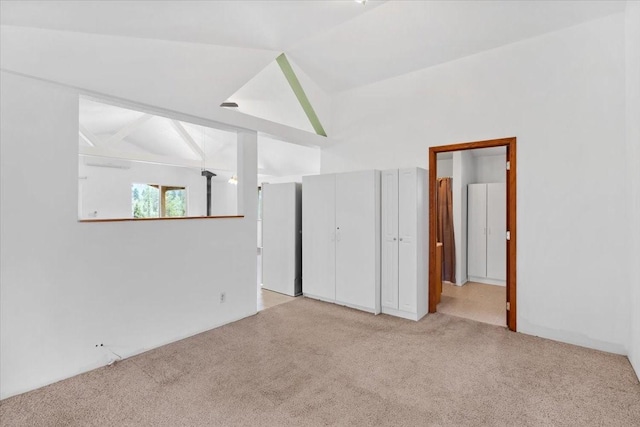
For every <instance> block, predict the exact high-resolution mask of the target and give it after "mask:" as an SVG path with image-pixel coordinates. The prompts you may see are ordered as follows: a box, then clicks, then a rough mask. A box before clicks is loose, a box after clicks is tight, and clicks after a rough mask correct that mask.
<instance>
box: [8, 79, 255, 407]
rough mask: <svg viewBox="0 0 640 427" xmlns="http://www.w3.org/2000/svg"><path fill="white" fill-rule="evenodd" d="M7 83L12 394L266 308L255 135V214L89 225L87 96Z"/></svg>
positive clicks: (249, 185) (251, 172)
mask: <svg viewBox="0 0 640 427" xmlns="http://www.w3.org/2000/svg"><path fill="white" fill-rule="evenodd" d="M0 77H1V79H0V80H1V95H0V98H1V101H0V102H1V109H0V111H1V113H2V117H1V120H0V127H1V129H0V141H1V145H0V158H1V159H0V162H1V163H0V164H1V168H0V169H1V172H0V174H1V175H0V177H1V190H2V195H1V207H0V222H1V224H0V230H1V233H2V240H1V243H0V245H1V246H0V249H1V250H0V266H1V268H0V270H1V273H0V279H1V287H0V300H1V301H0V304H1V305H0V313H1V314H0V316H1V317H0V376H1V378H2V382H1V385H0V387H1V388H0V396H1V397H2V398H5V397H8V396H11V395H14V394H17V393H21V392H24V391H27V390H30V389H33V388H36V387H39V386H43V385H45V384H48V383H51V382H54V381H57V380H60V379H63V378H65V377H69V376H72V375H75V374H78V373H80V372H83V371H86V370H89V369H92V368H96V367H99V366H101V365H104V364H105V363H106V362H107V361H108V358H109V357H110V354H109V353H108V352H107V351H105V350H104V349H96V348H95V345H96V344H97V343H104V344H105V346H108V347H109V348H111V349H112V350H113V351H115V352H116V353H118V354H121V355H123V356H125V357H127V356H130V355H132V354H136V353H139V352H141V351H144V350H147V349H150V348H153V347H157V346H159V345H162V344H165V343H168V342H171V341H175V340H177V339H180V338H183V337H186V336H189V335H192V334H195V333H198V332H200V331H204V330H207V329H211V328H213V327H216V326H218V325H221V324H224V323H227V322H230V321H233V320H236V319H240V318H242V317H245V316H249V315H252V314H255V313H256V288H255V286H256V285H255V283H256V282H255V281H256V274H257V273H256V258H255V257H256V252H255V251H256V233H257V231H256V197H255V188H256V185H257V183H256V162H257V160H256V134H255V133H250V132H240V133H239V137H240V138H239V153H238V158H239V177H240V181H241V182H240V184H239V186H240V187H242V186H244V187H242V188H240V189H239V193H238V194H239V197H240V199H239V203H238V204H239V205H241V208H242V211H243V212H244V213H245V215H246V216H245V218H244V219H194V220H181V221H153V222H144V223H141V222H133V221H132V222H111V223H79V222H78V221H77V197H78V189H77V182H78V93H77V92H76V91H74V90H71V89H67V88H64V87H61V86H57V85H53V84H50V83H45V82H42V81H38V80H34V79H30V78H26V77H20V76H17V75H14V74H11V73H6V72H2V73H1V76H0ZM178 119H181V118H180V117H178ZM24 159H28V164H26V165H25V163H24ZM244 188H246V189H247V191H244ZM249 189H252V190H253V191H249ZM169 264H170V265H171V268H157V267H158V266H162V265H169ZM221 292H226V302H225V303H224V304H220V303H219V296H220V293H221Z"/></svg>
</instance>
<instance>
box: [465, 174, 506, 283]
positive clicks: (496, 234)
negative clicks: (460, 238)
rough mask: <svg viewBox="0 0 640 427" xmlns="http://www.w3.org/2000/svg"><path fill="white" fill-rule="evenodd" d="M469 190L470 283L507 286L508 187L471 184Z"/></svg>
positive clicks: (496, 184)
mask: <svg viewBox="0 0 640 427" xmlns="http://www.w3.org/2000/svg"><path fill="white" fill-rule="evenodd" d="M467 190H468V191H467V194H468V196H467V197H468V200H467V209H468V211H467V221H468V227H467V232H468V236H467V252H468V253H467V263H468V264H467V271H468V276H469V280H470V281H473V282H480V283H487V284H491V285H501V286H504V285H505V283H506V279H507V264H506V263H507V261H506V260H507V242H506V234H507V207H506V206H507V191H506V184H504V183H495V184H469V186H468V188H467Z"/></svg>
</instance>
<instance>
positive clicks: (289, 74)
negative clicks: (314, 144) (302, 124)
mask: <svg viewBox="0 0 640 427" xmlns="http://www.w3.org/2000/svg"><path fill="white" fill-rule="evenodd" d="M276 62H277V63H278V65H279V66H280V70H282V74H284V77H285V78H286V79H287V82H288V83H289V86H291V90H293V93H294V94H295V96H296V98H297V99H298V102H299V103H300V106H301V107H302V109H303V110H304V113H305V114H306V115H307V118H308V119H309V122H310V123H311V126H313V130H314V131H316V133H317V134H318V135H321V136H327V133H326V132H325V130H324V128H323V127H322V124H321V123H320V119H319V118H318V115H317V114H316V112H315V110H314V109H313V106H311V102H310V101H309V98H308V97H307V94H306V93H305V91H304V89H303V88H302V85H301V84H300V80H298V76H296V73H295V71H293V67H291V64H290V63H289V60H288V59H287V57H286V56H285V54H284V53H283V54H281V55H280V56H278V57H277V58H276Z"/></svg>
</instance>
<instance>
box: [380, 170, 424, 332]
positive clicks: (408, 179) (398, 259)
mask: <svg viewBox="0 0 640 427" xmlns="http://www.w3.org/2000/svg"><path fill="white" fill-rule="evenodd" d="M381 205H382V266H381V267H382V268H381V270H382V285H381V287H382V301H381V303H382V312H383V313H387V314H391V315H394V316H399V317H403V318H406V319H411V320H419V319H421V318H422V317H423V316H424V315H425V314H427V310H428V307H429V304H428V294H429V292H428V289H429V287H428V280H429V279H428V262H427V260H428V256H429V254H428V252H429V250H428V241H429V234H428V223H429V212H428V187H427V171H426V170H424V169H419V168H411V169H400V170H398V169H392V170H385V171H383V172H382V202H381Z"/></svg>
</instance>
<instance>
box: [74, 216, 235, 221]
mask: <svg viewBox="0 0 640 427" xmlns="http://www.w3.org/2000/svg"><path fill="white" fill-rule="evenodd" d="M225 218H244V215H222V216H172V217H163V218H96V219H91V218H88V219H79V220H78V222H131V221H171V220H185V219H225Z"/></svg>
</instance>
